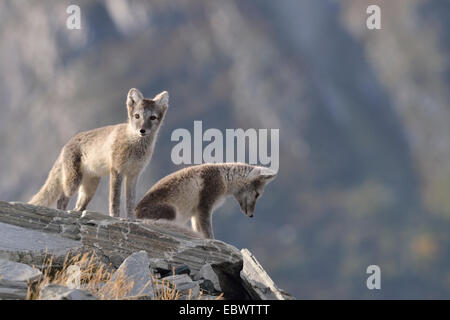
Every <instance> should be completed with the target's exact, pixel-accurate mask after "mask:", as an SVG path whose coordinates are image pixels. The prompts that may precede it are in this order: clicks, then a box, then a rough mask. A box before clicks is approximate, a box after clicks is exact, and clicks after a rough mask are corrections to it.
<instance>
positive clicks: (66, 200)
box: [56, 194, 70, 210]
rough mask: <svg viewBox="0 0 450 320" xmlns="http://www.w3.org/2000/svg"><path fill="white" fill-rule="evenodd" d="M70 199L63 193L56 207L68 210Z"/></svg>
mask: <svg viewBox="0 0 450 320" xmlns="http://www.w3.org/2000/svg"><path fill="white" fill-rule="evenodd" d="M69 200H70V198H68V197H66V196H65V195H64V194H62V195H61V196H60V197H59V199H58V202H56V208H57V209H59V210H66V209H67V205H68V204H69Z"/></svg>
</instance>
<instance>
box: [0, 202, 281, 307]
mask: <svg viewBox="0 0 450 320" xmlns="http://www.w3.org/2000/svg"><path fill="white" fill-rule="evenodd" d="M0 239H1V241H0V258H1V259H3V260H5V261H9V263H13V262H15V263H21V264H26V265H34V266H37V267H42V266H43V264H44V262H45V261H44V259H45V257H48V256H49V255H51V256H52V257H53V264H54V266H55V267H56V268H57V267H58V266H62V264H63V261H64V258H65V257H66V256H67V253H68V252H69V251H70V252H72V253H82V252H94V253H95V255H96V256H97V257H98V258H99V260H100V261H102V262H104V263H105V265H109V266H111V267H112V268H114V269H118V271H120V272H123V273H124V274H125V275H126V276H127V277H130V278H131V279H132V281H133V283H134V286H135V287H133V289H132V290H131V292H130V295H129V296H138V295H139V294H140V295H143V296H146V297H147V298H154V294H153V291H154V289H153V288H152V286H151V285H150V286H147V287H145V285H146V284H147V283H148V282H149V280H150V275H152V274H153V275H155V276H156V277H157V278H160V279H167V280H168V282H171V283H173V284H174V285H175V286H176V287H178V289H179V290H180V292H181V294H182V295H187V294H188V291H189V290H190V294H192V293H194V294H198V293H199V292H200V290H202V292H204V293H205V294H206V295H212V296H214V295H218V294H219V293H223V294H224V297H225V298H228V299H251V298H255V299H265V298H269V299H271V298H273V299H284V298H286V296H284V295H283V294H278V293H277V292H278V291H276V290H275V288H276V287H275V286H274V285H273V282H269V281H268V280H267V279H270V278H269V277H268V276H267V274H266V273H265V272H264V270H263V269H262V267H261V266H260V265H259V264H256V266H257V268H255V267H254V265H255V261H256V260H252V259H248V258H245V259H243V254H242V253H241V252H240V251H239V250H238V249H236V248H235V247H233V246H231V245H229V244H227V243H224V242H222V241H219V240H212V239H202V238H200V237H198V236H196V235H195V234H194V233H192V232H191V231H190V230H185V229H183V228H181V227H177V226H173V225H160V224H151V223H146V222H144V221H136V222H131V221H126V220H121V219H116V218H111V217H109V216H106V215H103V214H100V213H96V212H89V211H84V212H83V213H81V212H65V211H61V210H56V209H50V208H44V207H37V206H32V205H29V204H24V203H12V202H3V201H0ZM244 256H245V257H247V253H246V251H245V254H244ZM246 261H249V262H248V263H249V266H246V265H245V264H246V263H247V262H246ZM243 269H244V272H242V270H243ZM0 270H1V269H0ZM245 270H249V272H246V271H245ZM68 271H70V274H69V276H68V279H67V282H66V285H67V286H68V287H67V289H68V290H71V289H79V288H78V287H77V286H78V285H77V284H78V283H79V279H77V274H79V271H77V270H76V267H74V268H73V270H72V269H70V270H68ZM118 271H116V273H117V272H118ZM77 272H78V273H77ZM258 272H259V273H262V272H263V273H264V275H263V276H262V277H261V278H258V277H257V273H258ZM113 277H114V276H113ZM270 281H271V280H270ZM254 284H257V285H258V287H257V288H255V289H252V286H253V285H254ZM261 286H267V287H268V288H269V289H268V290H269V291H268V292H271V293H273V294H272V295H264V294H263V293H262V291H264V290H263V289H261V288H262V287H261ZM208 288H210V290H209V291H208ZM48 290H50V289H48ZM51 290H52V292H54V291H55V290H56V289H51ZM58 290H59V291H64V290H63V289H61V288H58ZM58 290H56V291H58ZM59 291H58V292H59ZM142 291H145V292H142ZM255 293H256V294H255ZM52 294H53V293H52ZM58 294H59V293H58ZM10 297H11V298H14V297H15V298H25V297H24V296H23V294H18V295H16V296H13V295H11V296H10ZM0 298H2V296H0ZM3 298H8V296H3Z"/></svg>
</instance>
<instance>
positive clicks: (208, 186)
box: [136, 163, 276, 238]
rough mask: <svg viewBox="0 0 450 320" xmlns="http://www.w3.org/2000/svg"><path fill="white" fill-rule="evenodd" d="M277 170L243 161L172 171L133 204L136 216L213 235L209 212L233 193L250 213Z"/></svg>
mask: <svg viewBox="0 0 450 320" xmlns="http://www.w3.org/2000/svg"><path fill="white" fill-rule="evenodd" d="M275 176H276V173H275V172H274V171H272V170H270V169H268V168H264V167H258V166H252V165H248V164H244V163H219V164H203V165H198V166H192V167H188V168H185V169H182V170H179V171H177V172H174V173H172V174H170V175H168V176H167V177H165V178H163V179H161V180H160V181H159V182H157V183H156V184H155V185H154V186H153V187H152V188H151V189H150V190H149V191H148V192H147V193H146V195H145V196H144V198H143V199H142V200H141V201H140V202H139V203H138V205H137V206H136V217H137V218H139V219H155V220H157V219H164V220H170V221H173V222H175V223H177V224H180V225H185V224H186V223H187V222H188V221H189V220H191V224H192V228H193V229H194V231H197V232H200V233H201V234H202V235H203V236H204V237H206V238H214V234H213V230H212V220H211V215H212V213H213V211H214V210H215V209H216V208H217V207H219V206H220V205H221V204H222V203H223V201H224V200H225V198H226V197H228V196H231V195H233V196H234V197H235V199H236V200H237V201H238V202H239V205H240V207H241V210H242V211H243V212H244V213H245V214H246V215H247V216H249V217H253V213H254V210H255V204H256V200H257V198H258V197H259V196H260V195H261V194H262V193H263V192H264V188H265V186H266V185H267V183H269V182H270V181H271V180H272V179H274V178H275Z"/></svg>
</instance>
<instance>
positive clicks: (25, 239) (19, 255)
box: [0, 211, 81, 265]
mask: <svg viewBox="0 0 450 320" xmlns="http://www.w3.org/2000/svg"><path fill="white" fill-rule="evenodd" d="M4 218H5V216H4V215H3V212H2V211H0V221H4ZM5 220H6V221H9V220H7V219H5ZM16 222H17V224H18V222H19V221H16ZM25 226H27V223H25ZM0 237H1V241H0V258H3V259H8V260H11V261H16V262H22V263H26V264H30V265H41V264H42V263H43V262H44V259H45V257H46V256H49V255H53V256H54V257H55V258H54V262H55V265H56V264H58V263H62V261H64V257H65V256H66V254H67V251H69V250H72V251H77V250H79V249H80V248H81V241H77V240H73V239H69V238H66V237H62V236H60V235H57V234H52V233H48V232H47V231H46V230H42V231H39V230H32V229H28V227H25V228H24V227H20V226H17V225H12V224H7V223H3V222H0Z"/></svg>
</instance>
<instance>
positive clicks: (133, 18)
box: [0, 0, 450, 298]
mask: <svg viewBox="0 0 450 320" xmlns="http://www.w3.org/2000/svg"><path fill="white" fill-rule="evenodd" d="M372 2H373V1H360V0H348V1H332V0H326V1H314V0H307V1H306V0H302V1H295V0H283V1H277V2H273V1H269V0H264V1H258V2H254V1H237V0H236V1H227V2H224V1H208V2H204V1H187V0H179V1H163V0H157V1H149V2H147V1H130V0H110V1H80V2H79V5H80V7H81V10H82V19H83V21H82V29H81V30H73V31H71V30H68V29H67V28H66V27H65V19H66V18H67V14H66V12H65V10H66V8H67V6H68V5H69V4H71V3H70V2H69V1H58V2H55V1H50V0H48V1H41V2H39V4H36V3H35V2H32V1H2V2H0V47H1V48H2V50H1V51H0V73H1V74H2V75H5V76H4V77H2V79H1V80H0V95H1V97H2V100H1V102H0V107H1V110H2V113H3V114H2V117H0V145H1V147H2V156H1V157H0V174H1V177H2V179H1V180H0V199H3V200H9V201H12V200H19V201H27V200H28V199H29V198H30V197H31V196H32V194H33V193H35V192H36V191H37V190H38V188H39V187H40V186H41V184H42V183H43V182H44V180H45V177H46V175H47V173H48V170H49V169H50V168H51V166H52V164H53V161H54V160H55V159H56V157H57V155H58V152H59V151H60V148H61V147H62V146H63V145H64V143H66V142H67V140H68V139H69V138H70V137H71V136H73V135H74V134H75V133H77V132H79V131H83V130H88V129H91V128H95V127H98V126H103V125H108V124H111V123H118V122H121V121H125V120H126V109H125V96H126V93H127V91H128V90H129V89H130V88H131V87H137V88H139V89H141V90H142V91H143V92H144V94H145V95H147V96H151V95H154V94H156V93H158V92H159V91H162V90H168V91H169V93H170V99H171V102H170V109H169V111H168V114H167V119H166V121H165V124H164V126H163V128H162V130H161V133H160V137H159V140H158V143H157V146H156V152H155V154H154V157H153V160H152V162H151V164H150V166H149V167H148V168H147V169H146V170H145V171H144V173H143V175H142V177H141V180H140V183H139V187H138V197H140V196H142V195H143V194H144V193H145V191H146V190H147V189H148V188H149V187H150V186H151V185H152V184H153V183H154V182H156V181H157V180H158V179H160V178H161V177H163V176H165V175H166V174H168V173H170V172H172V171H174V170H177V169H179V167H177V166H175V165H173V164H172V162H171V159H170V152H171V149H172V147H173V146H174V143H173V142H171V141H170V134H171V132H172V131H173V130H174V129H176V128H187V129H189V130H192V129H193V121H194V120H202V121H203V128H204V130H205V129H207V128H218V129H220V130H225V129H226V128H238V127H242V128H244V129H246V128H279V129H280V174H279V177H278V178H277V179H276V180H275V181H274V182H273V183H272V184H271V185H269V186H268V188H267V191H266V193H265V194H264V196H263V197H262V199H261V200H260V201H259V203H258V205H257V209H256V218H255V219H252V220H251V221H250V219H246V217H245V216H243V215H241V214H240V213H239V208H238V205H237V204H236V203H234V202H233V200H230V201H229V202H227V203H226V205H225V206H224V207H223V208H221V210H220V211H219V212H217V213H216V214H215V217H214V227H215V230H216V231H215V233H216V237H217V238H219V239H223V240H224V241H227V242H229V243H231V244H233V245H235V246H237V247H249V248H251V250H252V251H253V252H255V255H256V256H258V258H259V260H261V263H262V264H263V265H264V266H266V269H267V270H268V272H269V274H271V275H272V276H273V278H274V280H275V281H276V282H277V283H279V285H280V286H281V287H285V288H286V289H287V290H288V291H290V292H292V294H293V295H294V296H296V297H299V298H445V297H448V296H449V294H450V290H449V285H450V283H449V281H450V273H449V271H448V270H449V269H448V266H449V264H450V257H449V254H448V253H447V252H449V250H448V249H449V236H448V235H447V232H446V230H448V227H450V221H449V217H450V200H449V199H450V198H449V197H448V196H447V195H448V194H449V192H450V155H449V154H448V153H449V152H450V151H449V150H450V146H449V145H448V144H449V143H450V142H449V141H450V139H449V138H450V126H449V125H448V123H449V120H450V114H449V108H448V106H449V105H450V103H449V102H450V97H449V94H448V87H449V81H450V77H449V74H450V73H449V59H448V58H449V49H450V37H449V36H448V33H447V32H446V30H447V29H448V28H447V27H448V24H449V22H448V21H450V20H449V19H448V18H449V15H450V11H449V10H448V9H449V8H448V4H447V2H446V1H444V0H442V1H439V0H429V1H426V0H421V1H420V0H411V1H410V0H407V1H405V0H395V1H387V0H384V1H376V2H377V3H378V4H379V5H380V7H381V10H382V26H383V29H382V30H379V31H370V30H368V29H367V28H366V27H365V19H366V17H367V15H366V13H365V10H366V8H367V6H368V5H369V4H372ZM107 180H108V179H104V181H103V182H102V184H101V187H100V189H99V190H98V192H97V194H96V196H95V198H94V199H93V201H92V203H91V205H90V207H89V208H90V209H92V210H99V211H102V212H107V199H108V188H107V183H108V181H107ZM370 264H377V265H379V266H380V267H381V269H382V276H383V280H382V288H383V289H382V290H381V291H379V292H373V291H369V290H367V288H366V286H365V281H366V277H367V274H366V273H365V270H366V267H367V266H368V265H370Z"/></svg>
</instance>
